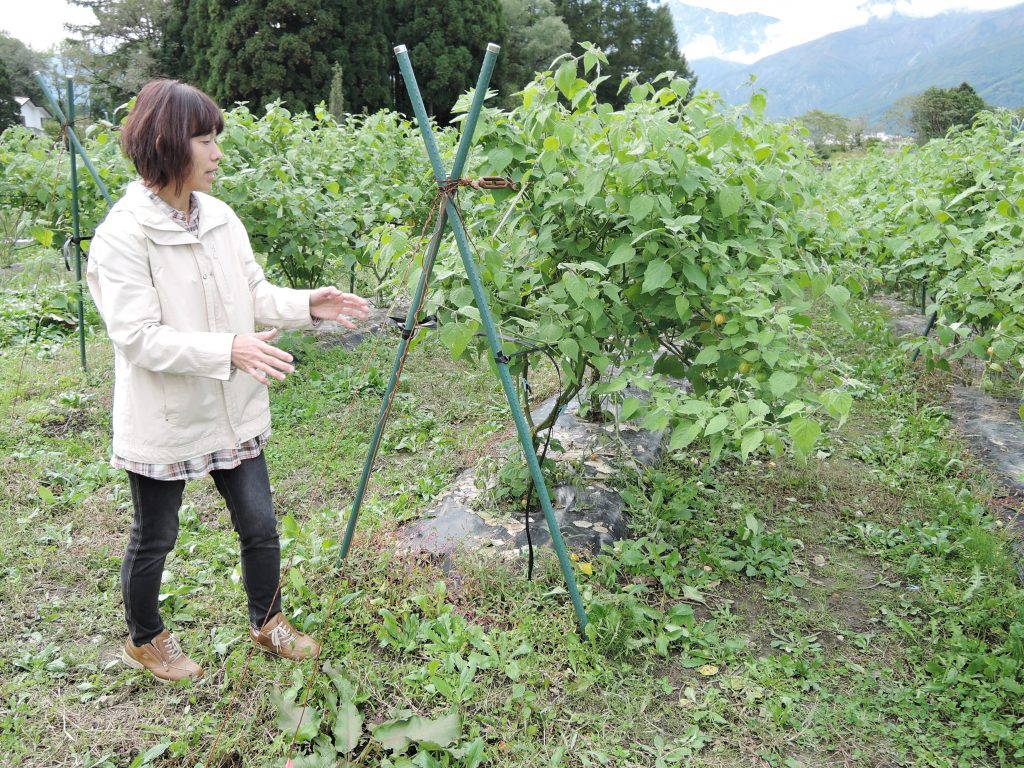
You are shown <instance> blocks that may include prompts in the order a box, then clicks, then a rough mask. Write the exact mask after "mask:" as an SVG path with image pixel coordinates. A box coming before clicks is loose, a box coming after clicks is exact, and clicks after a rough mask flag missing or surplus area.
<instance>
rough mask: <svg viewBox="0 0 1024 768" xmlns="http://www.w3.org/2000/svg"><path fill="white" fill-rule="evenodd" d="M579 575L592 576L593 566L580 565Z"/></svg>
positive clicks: (588, 564) (587, 564)
mask: <svg viewBox="0 0 1024 768" xmlns="http://www.w3.org/2000/svg"><path fill="white" fill-rule="evenodd" d="M580 573H583V574H586V575H587V576H593V575H594V566H592V565H591V564H590V563H580Z"/></svg>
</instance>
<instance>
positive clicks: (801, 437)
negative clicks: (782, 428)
mask: <svg viewBox="0 0 1024 768" xmlns="http://www.w3.org/2000/svg"><path fill="white" fill-rule="evenodd" d="M820 435H821V425H819V424H818V422H816V421H814V420H813V419H805V418H804V417H803V416H798V417H797V418H795V419H793V420H792V421H791V422H789V437H790V439H791V440H792V441H793V451H794V453H796V455H797V458H799V459H806V458H807V456H808V455H810V452H811V449H812V448H814V444H815V443H816V442H817V441H818V437H819V436H820Z"/></svg>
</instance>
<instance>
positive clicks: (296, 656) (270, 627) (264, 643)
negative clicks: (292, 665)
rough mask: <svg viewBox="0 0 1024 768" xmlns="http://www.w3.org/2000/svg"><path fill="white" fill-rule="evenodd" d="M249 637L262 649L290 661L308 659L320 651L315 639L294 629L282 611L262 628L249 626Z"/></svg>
mask: <svg viewBox="0 0 1024 768" xmlns="http://www.w3.org/2000/svg"><path fill="white" fill-rule="evenodd" d="M249 638H250V639H251V640H252V641H253V642H254V643H255V644H256V645H257V646H258V647H260V648H262V649H263V650H265V651H269V652H270V653H273V654H274V655H276V656H281V657H283V658H286V659H291V660H292V661H302V660H303V659H310V658H312V657H314V656H316V655H317V654H318V653H319V652H320V646H319V645H318V644H317V642H316V640H314V639H313V638H312V637H310V636H309V635H304V634H302V633H301V632H299V631H298V630H297V629H295V627H293V626H292V625H291V624H290V623H289V622H288V619H286V618H285V617H284V614H283V613H278V614H276V615H275V616H274V617H273V618H272V619H270V621H268V622H267V623H266V624H264V625H263V629H260V630H257V629H256V628H255V627H249Z"/></svg>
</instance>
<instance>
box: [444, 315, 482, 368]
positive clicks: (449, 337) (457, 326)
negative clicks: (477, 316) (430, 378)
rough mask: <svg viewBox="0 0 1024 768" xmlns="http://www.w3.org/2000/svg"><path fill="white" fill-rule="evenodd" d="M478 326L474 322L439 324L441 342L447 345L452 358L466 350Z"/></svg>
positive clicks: (457, 356) (454, 358)
mask: <svg viewBox="0 0 1024 768" xmlns="http://www.w3.org/2000/svg"><path fill="white" fill-rule="evenodd" d="M478 327H479V326H478V325H477V324H476V323H446V324H445V325H443V326H441V334H440V335H441V343H442V344H444V345H445V346H446V347H448V351H449V352H451V355H452V359H453V360H456V359H458V358H459V357H461V356H462V353H463V352H465V351H466V347H467V346H469V342H471V341H472V340H473V336H474V334H476V331H477V328H478Z"/></svg>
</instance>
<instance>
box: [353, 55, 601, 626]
mask: <svg viewBox="0 0 1024 768" xmlns="http://www.w3.org/2000/svg"><path fill="white" fill-rule="evenodd" d="M499 50H500V47H499V46H497V45H495V44H494V43H490V44H488V46H487V52H486V54H485V55H484V63H483V66H482V67H481V70H480V77H479V79H478V80H477V85H476V91H475V93H474V96H473V102H472V104H471V106H470V109H469V114H468V115H467V117H466V121H465V124H464V126H463V131H462V136H461V137H460V139H459V146H458V149H457V151H456V154H455V161H454V163H453V164H452V172H451V175H450V176H449V175H447V174H446V173H445V170H444V166H442V164H441V156H440V153H439V152H438V149H437V143H436V142H435V140H434V134H433V132H432V131H431V129H430V122H429V119H428V117H427V112H426V108H425V107H424V105H423V98H422V97H421V95H420V90H419V86H418V85H417V83H416V76H415V74H414V73H413V69H412V63H411V61H410V59H409V52H408V50H407V49H406V47H405V46H404V45H400V46H397V47H396V48H395V56H396V57H397V58H398V66H399V69H400V70H401V73H402V79H403V80H404V81H405V87H406V90H407V91H408V93H409V100H410V101H411V102H412V106H413V111H414V112H415V114H416V121H417V122H418V123H419V128H420V134H421V135H422V137H423V143H424V145H425V146H426V150H427V155H428V156H429V158H430V164H431V166H432V167H433V170H434V178H435V180H436V181H437V184H438V188H439V189H440V191H441V193H442V194H441V197H440V199H441V200H442V206H441V209H440V211H439V212H438V217H437V225H436V227H435V229H434V233H433V235H432V237H431V239H430V243H429V245H428V247H427V252H426V254H425V255H424V259H423V269H422V270H421V271H420V277H419V281H418V283H417V285H416V290H415V292H414V295H413V299H412V303H411V304H410V306H409V314H408V316H407V317H406V320H405V326H404V328H403V330H402V339H401V341H400V343H399V348H398V352H397V353H396V355H395V362H394V366H393V368H392V370H391V379H390V380H389V382H388V388H387V391H386V392H385V394H384V401H383V402H382V403H381V408H380V413H379V414H378V416H377V424H376V427H375V428H374V431H373V437H372V438H371V441H370V449H369V451H368V452H367V455H366V461H365V462H364V464H363V471H362V475H361V476H360V478H359V486H358V488H357V489H356V494H355V499H354V501H353V502H352V511H351V512H350V513H349V516H348V522H347V525H346V528H345V538H344V540H343V541H342V544H341V552H340V554H339V556H338V560H339V563H340V561H341V560H343V559H345V558H346V557H348V551H349V547H350V546H351V543H352V534H353V533H354V531H355V526H356V519H357V518H358V515H359V509H360V507H361V506H362V502H363V496H364V494H365V492H366V484H367V482H368V481H369V477H370V471H371V469H372V468H373V462H374V459H375V458H376V456H377V450H378V448H379V447H380V440H381V434H382V433H383V430H384V424H385V422H386V421H387V417H388V413H389V411H390V408H391V401H392V399H393V396H394V391H395V388H396V387H397V386H398V378H399V376H400V374H401V369H402V365H403V362H404V360H405V356H406V353H407V350H408V347H409V343H410V341H411V339H412V337H413V335H414V334H415V331H416V327H417V319H418V318H417V315H418V314H419V311H420V308H421V306H422V303H423V296H424V292H425V291H426V286H427V282H428V281H429V280H430V273H431V270H432V268H433V264H434V258H435V257H436V255H437V251H438V249H439V248H440V244H441V236H442V234H443V233H444V228H445V226H446V225H447V224H451V228H452V232H453V234H454V235H455V242H456V244H457V245H458V248H459V254H460V256H461V257H462V264H463V266H464V267H465V270H466V276H467V277H468V279H469V283H470V287H471V288H472V291H473V300H474V302H475V304H476V307H477V309H478V310H479V312H480V321H481V324H482V325H483V327H484V333H485V335H486V336H487V343H488V345H489V346H490V349H491V353H492V354H493V355H494V362H495V366H496V367H497V371H498V378H499V379H500V380H501V386H502V389H504V391H505V399H506V400H508V405H509V409H510V410H511V412H512V418H513V420H514V421H515V425H516V432H517V433H518V435H519V442H520V443H521V444H522V448H523V454H524V455H525V456H526V463H527V465H528V466H529V469H530V475H531V476H532V478H533V483H534V486H535V487H536V489H537V496H538V498H539V499H540V504H541V508H542V509H543V510H544V517H545V519H546V521H547V524H548V530H549V531H550V533H551V542H552V544H553V545H554V548H555V553H556V554H557V556H558V562H559V565H560V566H561V568H562V575H563V576H564V577H565V584H566V588H567V589H568V591H569V596H570V598H571V599H572V604H573V608H574V609H575V611H576V619H577V621H578V622H579V627H580V632H582V631H583V630H584V628H585V627H586V625H587V613H586V611H585V610H584V608H583V601H582V600H581V599H580V594H579V589H578V588H577V586H576V577H575V576H574V575H573V571H572V564H571V563H570V561H569V555H568V553H567V552H566V549H565V542H564V541H563V540H562V534H561V531H559V530H558V522H557V520H556V519H555V512H554V509H553V508H552V506H551V497H550V495H549V493H548V488H547V484H546V483H545V482H544V476H543V474H542V473H541V468H540V463H539V462H538V460H537V452H536V451H535V450H534V448H533V440H532V438H531V435H530V428H529V426H528V425H527V423H526V419H525V417H524V416H523V412H522V409H521V408H520V406H519V399H518V397H517V395H516V390H515V385H514V384H513V383H512V376H511V375H510V374H509V370H508V358H507V357H506V356H505V354H504V352H503V351H502V348H501V341H500V339H499V336H498V332H497V330H496V328H495V326H494V320H493V319H492V317H491V312H490V308H489V307H488V304H487V297H486V294H485V293H484V288H483V283H482V282H481V280H480V274H479V272H478V271H477V268H476V264H475V263H474V261H473V254H472V251H471V249H470V245H469V237H468V236H467V234H466V230H465V227H464V226H463V224H462V219H461V217H460V215H459V210H458V207H457V206H456V204H455V201H454V199H453V194H454V193H453V192H452V191H450V190H451V182H452V180H458V179H460V178H461V177H462V171H463V168H464V166H465V164H466V158H467V157H468V155H469V147H470V144H472V141H473V133H474V131H475V129H476V123H477V119H478V117H479V115H480V109H481V108H482V107H483V101H484V97H485V95H486V93H487V85H488V83H489V82H490V79H491V73H492V72H493V70H494V63H495V60H496V59H497V57H498V51H499Z"/></svg>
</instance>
